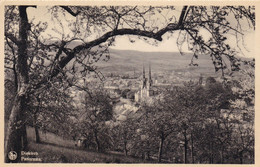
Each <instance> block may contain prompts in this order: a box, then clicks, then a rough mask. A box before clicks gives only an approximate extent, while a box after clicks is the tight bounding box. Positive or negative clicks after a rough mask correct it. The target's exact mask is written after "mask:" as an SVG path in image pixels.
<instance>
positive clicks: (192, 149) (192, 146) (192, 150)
mask: <svg viewBox="0 0 260 167" xmlns="http://www.w3.org/2000/svg"><path fill="white" fill-rule="evenodd" d="M191 161H192V163H193V164H194V162H195V161H194V144H193V134H192V132H191Z"/></svg>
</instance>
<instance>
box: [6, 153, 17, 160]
mask: <svg viewBox="0 0 260 167" xmlns="http://www.w3.org/2000/svg"><path fill="white" fill-rule="evenodd" d="M8 158H9V159H10V160H16V158H17V153H16V152H15V151H10V152H9V153H8Z"/></svg>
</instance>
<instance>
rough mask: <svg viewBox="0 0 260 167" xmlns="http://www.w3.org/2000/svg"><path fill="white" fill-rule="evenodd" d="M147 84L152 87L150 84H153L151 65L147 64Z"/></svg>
mask: <svg viewBox="0 0 260 167" xmlns="http://www.w3.org/2000/svg"><path fill="white" fill-rule="evenodd" d="M148 82H149V83H148V84H149V86H152V83H153V81H152V72H151V63H150V62H149V76H148Z"/></svg>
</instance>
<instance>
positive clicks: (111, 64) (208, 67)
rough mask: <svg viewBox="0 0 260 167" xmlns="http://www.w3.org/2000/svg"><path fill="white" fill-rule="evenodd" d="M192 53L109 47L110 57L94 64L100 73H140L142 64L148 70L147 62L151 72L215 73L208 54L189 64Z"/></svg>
mask: <svg viewBox="0 0 260 167" xmlns="http://www.w3.org/2000/svg"><path fill="white" fill-rule="evenodd" d="M191 58H192V54H191V53H185V54H184V55H181V54H180V53H179V52H141V51H134V50H115V49H110V59H109V60H108V61H107V62H105V61H102V60H101V61H99V62H97V63H96V66H97V67H98V69H99V70H100V71H101V72H102V73H104V74H105V73H118V74H124V73H133V72H134V71H135V72H137V73H141V72H142V70H143V67H142V66H143V64H144V66H145V68H146V70H148V64H149V63H150V64H151V69H152V73H162V72H171V71H175V72H183V71H189V72H191V73H194V74H196V75H200V73H202V74H205V75H216V74H215V70H214V66H213V64H212V61H211V59H210V57H209V56H203V55H201V56H199V59H197V60H194V63H197V64H198V66H189V64H190V62H191Z"/></svg>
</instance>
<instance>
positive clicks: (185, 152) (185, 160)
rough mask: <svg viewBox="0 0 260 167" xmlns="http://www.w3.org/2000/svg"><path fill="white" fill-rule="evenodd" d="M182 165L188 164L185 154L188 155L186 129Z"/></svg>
mask: <svg viewBox="0 0 260 167" xmlns="http://www.w3.org/2000/svg"><path fill="white" fill-rule="evenodd" d="M183 135H184V163H185V164H186V163H188V157H187V153H188V139H187V134H186V129H185V130H184V133H183Z"/></svg>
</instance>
